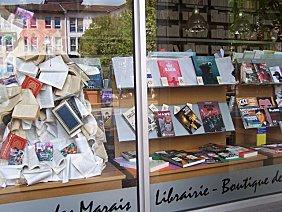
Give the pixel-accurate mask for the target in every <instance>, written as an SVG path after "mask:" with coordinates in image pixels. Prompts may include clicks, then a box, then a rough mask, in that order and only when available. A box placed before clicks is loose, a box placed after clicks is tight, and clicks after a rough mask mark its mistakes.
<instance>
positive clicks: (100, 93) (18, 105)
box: [0, 0, 138, 212]
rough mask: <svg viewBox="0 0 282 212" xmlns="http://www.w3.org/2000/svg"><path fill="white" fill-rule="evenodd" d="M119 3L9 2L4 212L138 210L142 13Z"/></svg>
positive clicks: (0, 79) (1, 62)
mask: <svg viewBox="0 0 282 212" xmlns="http://www.w3.org/2000/svg"><path fill="white" fill-rule="evenodd" d="M119 2H120V3H118V2H117V1H116V2H112V3H111V1H102V2H101V1H100V3H99V2H98V3H99V4H98V3H97V2H96V4H94V1H66V0H64V1H55V0H46V1H41V0H25V1H21V0H19V1H17V0H16V1H0V23H1V28H0V175H1V176H0V178H1V180H0V181H1V183H0V196H1V200H0V211H21V212H30V211H42V212H43V211H57V212H59V211H80V210H84V211H87V210H90V211H100V210H101V211H105V210H106V211H114V210H126V211H129V210H133V211H137V192H136V187H135V186H136V185H137V182H138V181H137V177H136V169H137V165H136V164H137V159H136V149H135V146H136V145H135V144H136V142H135V140H136V139H135V132H134V129H135V119H134V116H135V107H134V105H135V95H134V93H135V86H134V75H133V74H134V65H133V64H134V60H133V56H134V55H133V49H134V48H133V47H134V46H133V45H134V44H133V33H132V32H133V22H132V17H133V11H132V4H131V3H130V2H129V3H128V4H125V1H119ZM113 3H114V5H113ZM100 4H102V5H100ZM127 82H130V84H131V85H132V86H131V87H129V88H128V89H124V88H123V87H120V83H127ZM128 135H130V136H129V137H128V138H130V140H128V139H127V136H128ZM123 152H130V155H129V154H128V155H127V154H125V155H124V157H122V156H123ZM119 164H120V165H119ZM124 166H125V167H129V168H130V172H131V173H134V174H135V177H134V178H131V177H130V176H131V175H127V170H126V168H125V167H124ZM23 191H26V193H21V192H23ZM39 193H40V195H39ZM94 199H95V203H93V200H94ZM91 201H92V202H91ZM8 203H11V204H8ZM96 204H97V205H96ZM9 205H10V206H11V207H12V208H10V207H9ZM6 207H9V209H6ZM78 207H79V208H80V209H78Z"/></svg>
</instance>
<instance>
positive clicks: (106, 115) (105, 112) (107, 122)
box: [101, 107, 113, 130]
mask: <svg viewBox="0 0 282 212" xmlns="http://www.w3.org/2000/svg"><path fill="white" fill-rule="evenodd" d="M101 113H102V117H103V121H104V127H105V130H106V129H110V128H111V127H112V124H113V116H112V115H113V109H112V108H111V107H105V108H101Z"/></svg>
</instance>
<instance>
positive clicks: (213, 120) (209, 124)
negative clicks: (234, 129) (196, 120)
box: [198, 101, 226, 132]
mask: <svg viewBox="0 0 282 212" xmlns="http://www.w3.org/2000/svg"><path fill="white" fill-rule="evenodd" d="M198 106H199V110H200V115H201V118H202V122H203V126H204V129H205V132H223V131H225V130H226V129H225V125H224V122H223V118H222V114H221V112H220V108H219V105H218V102H214V101H210V102H199V103H198Z"/></svg>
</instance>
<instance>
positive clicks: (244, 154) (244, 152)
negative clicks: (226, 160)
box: [227, 146, 258, 158]
mask: <svg viewBox="0 0 282 212" xmlns="http://www.w3.org/2000/svg"><path fill="white" fill-rule="evenodd" d="M227 150H228V151H229V152H233V153H234V154H236V155H239V157H240V158H249V157H254V156H257V155H258V151H256V150H254V149H252V148H245V147H241V146H228V147H227Z"/></svg>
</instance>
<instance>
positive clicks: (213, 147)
mask: <svg viewBox="0 0 282 212" xmlns="http://www.w3.org/2000/svg"><path fill="white" fill-rule="evenodd" d="M200 149H201V150H202V151H205V152H213V153H219V152H223V151H225V150H226V146H223V145H219V144H213V143H208V144H205V145H204V146H201V147H200Z"/></svg>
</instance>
